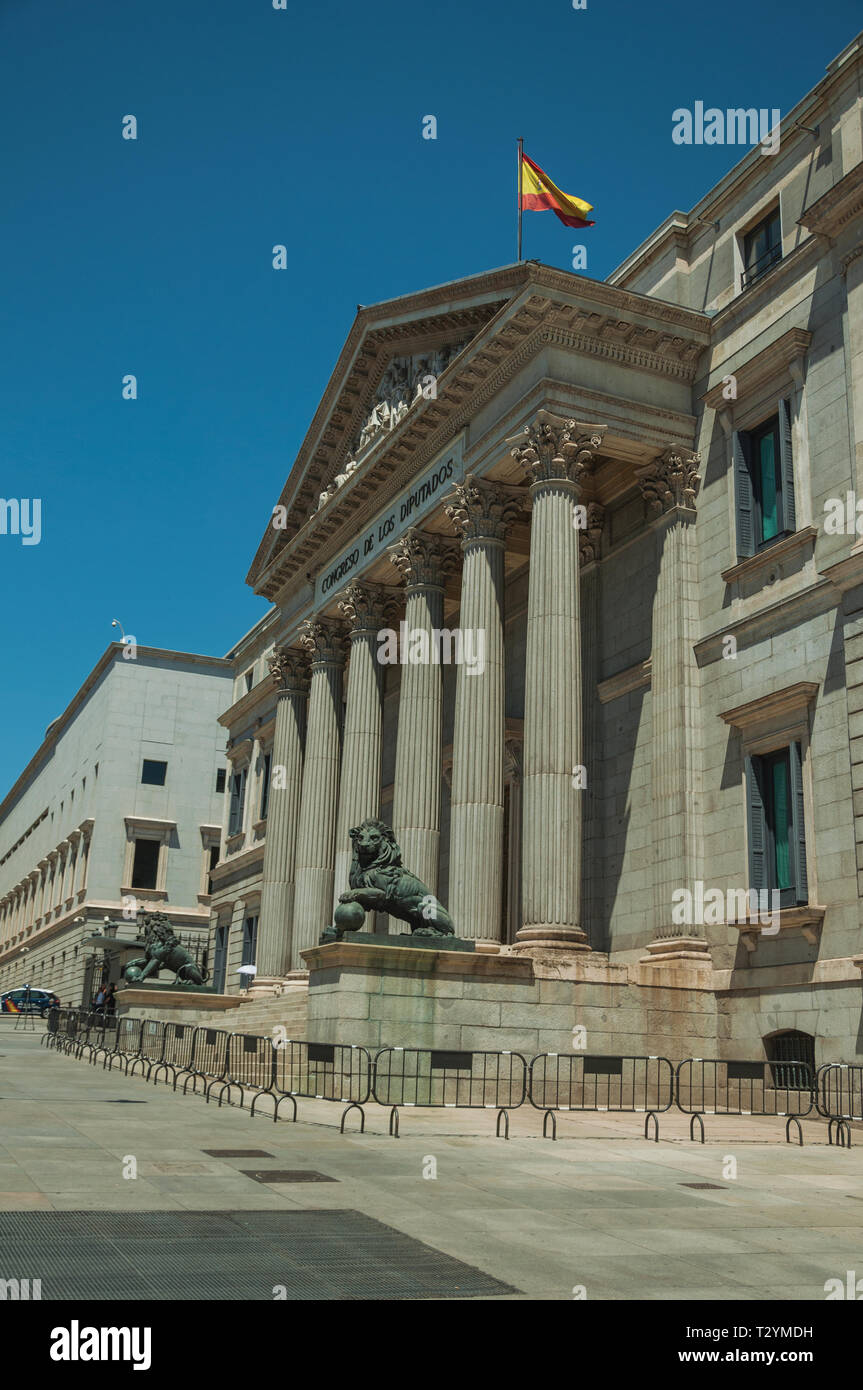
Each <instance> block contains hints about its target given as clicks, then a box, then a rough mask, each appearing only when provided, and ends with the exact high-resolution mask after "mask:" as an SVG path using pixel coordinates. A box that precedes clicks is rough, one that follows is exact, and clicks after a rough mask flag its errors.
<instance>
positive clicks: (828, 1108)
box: [815, 1062, 863, 1149]
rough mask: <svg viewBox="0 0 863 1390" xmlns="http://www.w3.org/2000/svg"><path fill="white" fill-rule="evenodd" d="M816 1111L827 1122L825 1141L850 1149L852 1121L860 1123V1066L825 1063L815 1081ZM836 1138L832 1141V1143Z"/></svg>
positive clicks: (862, 1117)
mask: <svg viewBox="0 0 863 1390" xmlns="http://www.w3.org/2000/svg"><path fill="white" fill-rule="evenodd" d="M815 1108H816V1109H817V1111H818V1114H819V1115H823V1116H824V1118H825V1119H826V1120H827V1142H828V1144H833V1143H834V1142H835V1143H836V1144H838V1145H839V1147H840V1148H844V1149H850V1147H851V1124H850V1122H851V1120H863V1066H860V1065H859V1064H856V1063H851V1064H850V1065H849V1064H848V1063H847V1062H827V1063H826V1064H825V1065H824V1066H823V1067H819V1068H818V1072H817V1074H816V1078H815ZM834 1135H835V1140H834Z"/></svg>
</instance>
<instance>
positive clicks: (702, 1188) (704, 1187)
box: [677, 1182, 728, 1192]
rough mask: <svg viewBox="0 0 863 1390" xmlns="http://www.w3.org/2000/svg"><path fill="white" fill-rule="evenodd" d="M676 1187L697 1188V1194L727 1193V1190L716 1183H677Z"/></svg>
mask: <svg viewBox="0 0 863 1390" xmlns="http://www.w3.org/2000/svg"><path fill="white" fill-rule="evenodd" d="M677 1186H678V1187H697V1188H698V1190H699V1192H727V1191H728V1188H727V1187H723V1186H722V1184H721V1183H718V1182H679V1183H678V1184H677Z"/></svg>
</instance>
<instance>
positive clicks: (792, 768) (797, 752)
mask: <svg viewBox="0 0 863 1390" xmlns="http://www.w3.org/2000/svg"><path fill="white" fill-rule="evenodd" d="M746 792H747V811H748V821H749V886H750V888H754V889H756V890H757V891H759V892H762V891H764V890H767V891H769V892H772V891H776V892H778V893H779V906H780V907H796V906H799V905H802V904H804V903H807V902H808V901H809V884H808V878H807V873H806V827H805V825H804V812H803V770H802V755H801V749H800V744H799V743H792V744H789V746H788V747H787V748H782V749H779V750H778V751H776V752H774V753H769V754H766V755H764V756H761V757H755V756H752V757H749V758H747V759H746ZM771 906H772V902H771Z"/></svg>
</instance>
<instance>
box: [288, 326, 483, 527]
mask: <svg viewBox="0 0 863 1390" xmlns="http://www.w3.org/2000/svg"><path fill="white" fill-rule="evenodd" d="M467 341H468V340H467V339H465V341H464V342H461V343H452V344H451V345H450V346H449V347H445V348H439V349H438V350H437V351H435V352H424V353H417V354H415V355H414V356H412V357H394V358H393V359H392V361H391V362H390V364H389V366H388V367H387V369H386V371H385V372H384V374H383V377H382V378H381V381H380V385H379V386H378V389H377V391H376V392H375V399H374V404H373V405H372V408H371V410H370V411H369V413H368V415H367V416H366V418H365V421H364V422H363V424H362V426H361V428H360V430H359V433H358V434H357V436H356V438H355V439H354V441H353V444H352V447H351V448H350V450H349V452H348V458H347V461H346V462H345V464H344V465H343V466H342V468H341V469H340V470H339V472H338V473H336V475H335V477H334V478H333V479H332V481H331V482H330V483H329V484H328V485H327V487H325V488H324V490H323V492H321V493H320V494H319V495H318V503H317V506H316V507H313V508H312V510H311V512H310V513H309V515H310V516H314V515H315V513H316V512H319V511H320V510H321V508H322V507H325V506H326V505H327V503H328V502H329V500H330V498H331V497H335V495H336V493H337V492H338V490H339V488H342V487H344V485H345V483H346V482H347V481H348V479H349V478H350V477H351V475H352V474H353V473H355V472H356V470H357V469H358V468H359V463H358V462H357V455H361V454H362V453H364V452H365V450H366V449H368V448H369V446H370V445H371V444H372V443H373V442H374V440H375V439H377V438H378V436H379V435H381V434H385V433H389V432H390V430H394V429H395V427H396V425H398V424H399V423H400V422H401V421H402V420H403V419H404V417H405V416H406V415H407V413H408V411H409V410H411V409H412V408H413V407H414V406H415V405H416V404H417V403H418V402H419V401H421V400H433V399H434V398H435V396H436V395H437V381H438V378H439V377H440V376H442V375H443V373H444V372H445V371H446V369H447V367H448V366H449V364H450V362H452V360H453V358H454V357H457V356H458V354H459V353H460V352H461V350H462V348H463V347H464V346H465V343H466V342H467Z"/></svg>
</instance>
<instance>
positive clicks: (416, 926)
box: [335, 819, 455, 936]
mask: <svg viewBox="0 0 863 1390" xmlns="http://www.w3.org/2000/svg"><path fill="white" fill-rule="evenodd" d="M349 834H350V837H351V841H352V844H353V857H352V859H351V867H350V872H349V874H348V881H349V883H350V885H351V886H350V890H349V891H348V892H347V893H342V895H341V897H340V898H339V907H337V908H336V912H335V924H336V928H337V930H338V931H339V932H340V933H341V932H342V931H346V930H353V931H356V930H357V929H358V927H357V926H356V925H353V924H354V923H356V922H358V926H362V921H361V920H359V921H358V919H359V916H360V914H359V913H357V912H356V909H354V911H353V912H352V911H351V909H350V906H349V905H350V904H357V905H358V906H359V907H360V908H361V909H362V910H363V912H388V913H389V915H390V916H391V917H397V918H398V919H399V921H402V922H407V923H408V925H409V927H410V929H411V932H415V933H417V934H418V935H420V934H421V935H423V936H451V935H452V934H453V933H454V932H455V925H454V923H453V920H452V918H451V917H450V915H449V913H448V912H447V910H446V908H445V907H444V906H443V904H442V903H441V902H440V901H439V900H438V899H437V898H436V897H435V895H434V893H430V892H429V890H428V888H426V886H425V884H424V883H421V882H420V880H419V879H418V878H417V877H416V874H412V873H410V872H409V871H408V870H407V869H406V868H405V867H404V866H403V864H402V852H401V850H400V849H399V847H398V845H397V844H396V839H395V836H394V834H393V832H392V830H391V829H390V827H389V826H388V825H385V824H384V822H383V821H380V820H372V819H369V820H364V821H363V823H362V824H361V825H356V826H354V828H353V830H351V831H350V832H349ZM342 904H345V905H346V906H345V908H344V910H343V909H342V907H341V905H342Z"/></svg>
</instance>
